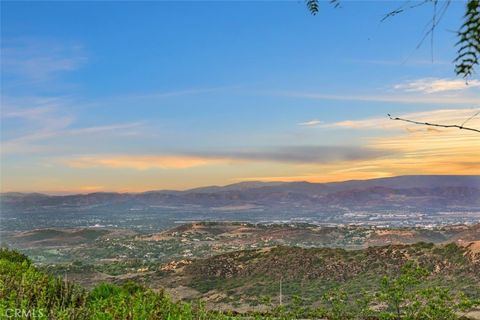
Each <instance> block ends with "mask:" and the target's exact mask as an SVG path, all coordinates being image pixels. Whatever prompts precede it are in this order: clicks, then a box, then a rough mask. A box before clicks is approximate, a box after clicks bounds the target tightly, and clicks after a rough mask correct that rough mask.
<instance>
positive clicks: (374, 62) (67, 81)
mask: <svg viewBox="0 0 480 320" xmlns="http://www.w3.org/2000/svg"><path fill="white" fill-rule="evenodd" d="M402 3H403V2H353V1H345V2H343V3H342V5H341V7H340V8H337V9H335V8H333V7H331V6H330V5H329V4H328V3H322V4H321V10H320V13H319V14H318V15H317V16H311V15H310V14H309V13H308V12H307V10H306V8H305V6H304V3H303V2H301V1H300V2H296V1H285V2H202V1H198V2H140V3H135V2H2V4H1V5H2V13H1V18H2V22H1V27H2V31H1V40H2V118H1V124H2V137H1V143H2V149H3V151H2V181H1V182H2V190H3V191H42V192H89V191H104V190H121V191H143V190H149V189H163V188H174V189H184V188H190V187H195V186H199V185H207V184H227V183H234V182H238V181H244V180H251V179H254V180H286V181H292V180H308V181H335V180H345V179H356V178H362V179H363V178H374V177H379V176H391V175H397V174H419V173H435V174H444V173H458V174H478V173H479V172H480V164H479V163H478V162H476V161H475V160H474V158H475V156H477V155H479V154H478V152H477V153H475V151H472V150H475V149H476V147H480V145H479V144H478V140H479V139H478V135H475V134H473V133H472V134H469V133H463V132H462V133H461V134H459V133H458V132H455V133H454V134H453V133H452V132H451V131H448V130H439V131H435V132H434V131H432V130H427V129H425V128H419V127H412V126H408V125H406V124H404V123H395V124H392V122H391V121H389V120H388V119H386V114H387V113H392V114H394V115H408V116H410V117H413V118H415V119H420V120H421V119H423V118H426V119H428V120H431V119H433V120H440V121H447V122H452V121H453V122H455V121H462V120H464V119H466V118H467V117H468V116H469V115H471V114H473V113H474V112H475V110H476V109H478V108H479V103H478V101H480V90H479V87H480V83H479V82H478V80H476V79H475V78H474V79H471V81H470V84H469V85H468V86H467V85H465V82H464V81H463V80H462V79H459V78H458V77H456V76H455V74H454V68H453V65H452V60H453V59H454V58H455V53H456V51H455V48H454V44H455V42H456V35H455V33H454V31H455V30H458V28H459V26H460V24H461V17H462V14H463V10H464V5H465V3H464V2H460V1H458V2H457V1H455V2H452V3H451V6H450V8H449V9H448V11H447V12H446V14H445V16H444V17H443V19H442V22H441V24H440V25H439V26H438V28H437V30H436V32H435V34H434V41H433V46H431V45H430V38H428V39H427V40H426V41H425V43H424V44H423V46H421V47H420V48H419V49H416V47H417V44H418V43H419V41H420V39H421V38H422V36H423V35H424V33H425V31H426V30H427V28H428V26H427V24H428V22H429V19H431V17H432V10H433V7H432V6H431V5H424V6H421V7H419V8H415V9H413V10H410V11H407V12H406V13H403V14H400V15H398V16H396V17H393V18H391V19H389V20H387V21H385V22H381V19H382V17H383V16H384V15H385V14H386V13H387V12H388V11H390V10H393V9H395V8H397V7H398V6H399V5H401V4H402ZM432 53H433V61H432ZM477 124H478V120H477V119H476V118H475V119H473V120H472V122H470V125H477ZM478 149H480V148H478ZM472 152H473V154H472ZM452 154H456V155H457V156H456V157H455V158H454V157H452ZM448 155H450V157H448ZM411 159H420V160H419V161H418V163H417V165H414V164H412V163H411V162H412V161H411ZM438 159H440V160H438ZM439 161H440V162H439Z"/></svg>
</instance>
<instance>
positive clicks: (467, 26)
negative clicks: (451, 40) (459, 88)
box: [454, 0, 480, 78]
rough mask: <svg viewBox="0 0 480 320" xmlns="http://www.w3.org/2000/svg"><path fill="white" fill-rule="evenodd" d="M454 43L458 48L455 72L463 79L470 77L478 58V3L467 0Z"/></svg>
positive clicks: (479, 8) (479, 47) (479, 56)
mask: <svg viewBox="0 0 480 320" xmlns="http://www.w3.org/2000/svg"><path fill="white" fill-rule="evenodd" d="M464 20H465V22H464V23H463V25H462V27H461V28H460V31H459V32H458V37H459V38H460V39H459V40H458V42H457V43H456V46H457V47H459V49H458V51H457V58H456V59H455V60H454V62H455V72H456V73H457V74H458V75H462V76H463V77H464V78H467V77H470V76H472V74H473V72H474V67H475V66H476V65H478V63H479V61H478V59H479V58H480V1H479V0H469V1H468V3H467V10H466V12H465V16H464Z"/></svg>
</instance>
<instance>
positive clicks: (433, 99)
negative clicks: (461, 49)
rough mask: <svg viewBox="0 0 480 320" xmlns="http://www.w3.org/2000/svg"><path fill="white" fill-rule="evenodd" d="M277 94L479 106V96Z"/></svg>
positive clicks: (296, 92)
mask: <svg viewBox="0 0 480 320" xmlns="http://www.w3.org/2000/svg"><path fill="white" fill-rule="evenodd" d="M276 94H279V95H283V96H288V97H295V98H304V99H315V100H338V101H367V102H368V101H371V102H391V103H405V104H441V105H466V104H468V105H472V104H473V105H478V97H477V96H437V95H425V94H418V93H417V94H412V93H409V94H389V95H387V94H378V95H373V94H372V95H355V94H344V95H334V94H324V93H312V92H299V91H286V92H279V93H278V92H277V93H276Z"/></svg>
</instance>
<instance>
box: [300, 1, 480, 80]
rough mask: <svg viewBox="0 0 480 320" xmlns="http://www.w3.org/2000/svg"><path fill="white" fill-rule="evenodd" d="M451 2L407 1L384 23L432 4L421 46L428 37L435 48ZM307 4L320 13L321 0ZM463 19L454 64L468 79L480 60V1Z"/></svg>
mask: <svg viewBox="0 0 480 320" xmlns="http://www.w3.org/2000/svg"><path fill="white" fill-rule="evenodd" d="M451 1H452V0H445V1H443V3H442V5H441V7H439V3H440V1H439V0H422V1H421V2H419V3H417V4H413V5H412V4H410V2H409V1H406V2H405V3H404V4H402V5H401V6H400V7H398V8H396V9H394V10H392V11H390V12H388V13H387V14H386V15H385V16H384V18H383V19H382V21H383V20H386V19H388V18H391V17H394V16H396V15H398V14H400V13H402V12H404V11H406V10H409V9H413V8H417V7H420V6H422V5H425V4H432V5H433V8H434V10H433V12H434V13H433V16H432V19H431V21H430V22H429V28H428V29H427V31H426V32H425V34H424V36H423V38H422V40H421V41H420V43H419V46H420V45H422V43H423V42H424V40H425V39H426V38H427V37H430V39H431V45H432V47H433V35H434V31H435V29H436V27H437V26H438V24H439V22H440V21H441V19H442V17H443V15H444V14H445V12H446V11H447V9H448V7H449V5H450V3H451ZM328 2H329V3H330V4H332V5H333V6H335V7H338V6H339V5H340V1H339V0H329V1H328ZM305 3H306V6H307V8H308V10H309V11H310V13H311V14H312V15H316V14H317V13H318V12H319V9H320V1H319V0H306V1H305ZM463 19H464V20H463V24H462V25H461V26H460V28H459V31H458V32H457V36H458V42H457V43H456V46H457V48H458V50H457V57H456V58H455V60H454V61H453V62H454V63H455V73H456V74H457V75H458V76H462V77H463V78H465V79H468V78H470V77H472V76H473V74H474V72H475V68H476V67H477V66H478V64H479V59H480V0H468V1H467V5H466V10H465V14H464V18H463Z"/></svg>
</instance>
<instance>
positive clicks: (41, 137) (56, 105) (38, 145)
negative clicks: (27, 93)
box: [1, 97, 144, 155]
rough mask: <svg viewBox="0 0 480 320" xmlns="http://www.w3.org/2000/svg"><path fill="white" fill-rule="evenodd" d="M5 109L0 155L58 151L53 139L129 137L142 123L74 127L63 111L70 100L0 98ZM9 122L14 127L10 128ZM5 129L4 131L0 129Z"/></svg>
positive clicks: (2, 117) (3, 111)
mask: <svg viewBox="0 0 480 320" xmlns="http://www.w3.org/2000/svg"><path fill="white" fill-rule="evenodd" d="M3 102H4V105H5V108H4V109H3V110H2V113H1V121H2V154H3V155H6V154H16V153H39V152H45V151H48V150H51V149H52V148H58V146H56V145H55V144H54V143H53V141H54V139H55V138H62V139H63V138H68V137H73V136H79V137H82V138H85V137H87V136H89V135H95V134H99V133H102V134H103V135H106V134H109V133H110V134H112V133H115V134H117V135H120V136H125V135H129V134H131V133H132V132H136V131H135V130H136V129H138V128H141V127H142V126H143V125H144V123H143V122H129V123H113V124H112V123H109V124H102V125H96V126H83V127H76V126H75V124H76V123H77V122H78V121H77V119H76V116H75V115H74V114H71V113H69V112H67V111H65V110H68V109H70V103H71V102H70V101H68V100H67V99H64V98H38V97H30V98H21V99H10V98H8V97H2V103H3ZM12 123H14V124H15V125H14V126H13V125H12ZM6 126H8V128H9V129H8V130H7V129H4V128H3V127H6Z"/></svg>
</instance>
